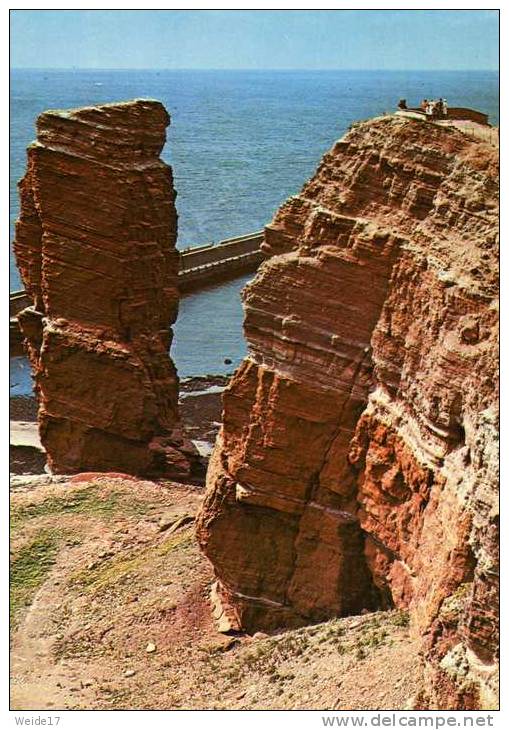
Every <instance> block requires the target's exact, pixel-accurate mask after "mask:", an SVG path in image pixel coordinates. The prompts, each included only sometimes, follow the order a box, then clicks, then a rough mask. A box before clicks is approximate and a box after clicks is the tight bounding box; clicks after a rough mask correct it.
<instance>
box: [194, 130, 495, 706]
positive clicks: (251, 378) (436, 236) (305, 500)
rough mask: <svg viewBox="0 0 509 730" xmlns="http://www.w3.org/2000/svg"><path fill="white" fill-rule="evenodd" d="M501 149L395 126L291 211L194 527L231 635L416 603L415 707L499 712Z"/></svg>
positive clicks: (350, 142) (353, 139) (362, 136)
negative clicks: (419, 688)
mask: <svg viewBox="0 0 509 730" xmlns="http://www.w3.org/2000/svg"><path fill="white" fill-rule="evenodd" d="M497 155H498V153H497V150H495V149H494V148H492V147H490V146H488V145H486V144H484V143H482V142H479V141H473V140H471V139H469V138H468V137H466V136H464V135H463V134H462V133H461V132H459V131H457V130H455V129H444V128H439V127H437V126H435V125H429V124H423V123H421V122H419V121H414V120H403V119H400V118H395V117H385V118H379V119H375V120H371V121H370V122H366V123H363V124H358V125H354V127H353V128H352V129H351V131H350V132H349V133H348V134H347V135H346V136H345V137H344V138H343V139H342V140H340V141H339V142H337V143H336V144H335V146H334V147H333V148H332V150H331V151H330V152H329V153H328V154H326V155H325V157H324V158H323V160H322V162H321V164H320V166H319V168H318V170H317V172H316V174H315V175H314V177H313V178H312V179H311V180H310V182H308V183H307V184H306V185H305V186H304V188H303V189H302V191H301V193H300V194H299V195H297V196H296V197H294V198H291V199H290V200H289V201H288V202H287V203H285V205H283V207H282V208H281V209H280V210H279V212H278V213H277V214H276V216H275V218H274V220H273V222H272V223H271V224H270V225H269V226H267V228H266V232H265V243H264V249H265V252H266V254H267V256H268V257H269V258H268V260H267V261H266V262H265V263H264V264H263V265H262V267H261V269H260V270H259V272H258V274H257V276H256V278H255V279H254V280H253V281H252V282H251V283H250V284H249V285H248V286H247V287H246V289H245V290H244V295H243V296H244V307H245V334H246V338H247V341H248V344H249V356H248V357H247V358H246V360H245V362H244V363H243V365H242V366H241V367H240V368H239V370H237V372H236V373H235V376H234V377H233V379H232V381H231V384H230V385H229V387H228V388H227V390H226V391H225V393H224V421H223V427H222V430H221V433H220V435H219V437H218V441H217V443H216V447H215V451H214V454H213V457H212V460H211V463H210V466H209V472H208V477H207V493H206V498H205V502H204V506H203V509H202V511H201V515H200V519H199V522H198V537H199V540H200V543H201V546H202V549H203V550H204V552H205V554H206V555H207V556H208V557H209V559H210V560H211V562H212V563H213V565H214V570H215V573H216V576H217V579H218V582H217V586H216V588H215V596H216V608H215V613H216V616H217V617H219V618H220V619H221V621H222V624H223V626H228V625H229V626H230V627H232V628H243V629H246V630H248V631H254V630H257V629H267V628H274V627H276V626H283V625H285V626H288V625H295V624H300V623H305V622H309V621H317V620H321V619H324V618H327V617H329V616H334V615H344V614H349V613H356V612H360V611H362V610H363V609H368V610H370V609H373V608H376V607H379V608H385V607H391V606H397V607H401V608H408V609H409V611H410V615H411V620H412V626H413V630H414V631H417V632H418V633H419V634H420V635H421V636H422V637H423V656H424V657H425V660H426V668H427V669H426V671H427V673H428V676H429V681H428V684H427V687H426V691H425V692H423V694H422V696H421V697H420V698H419V699H418V703H419V704H420V706H421V707H449V708H459V707H460V708H467V707H478V706H481V707H490V706H493V704H494V703H495V702H496V699H495V698H496V692H495V676H496V671H495V669H496V666H495V665H496V652H497V643H498V642H497V629H496V624H497V608H496V596H497V574H498V557H497V524H498V523H497V465H498V462H497V460H498V449H497V428H498V424H497V415H498V411H497V403H498V401H497V383H498V381H497V358H498V350H497V262H498V258H497V233H498V229H497V226H498V203H497V194H498V165H497V163H498V159H497ZM374 709H375V708H374Z"/></svg>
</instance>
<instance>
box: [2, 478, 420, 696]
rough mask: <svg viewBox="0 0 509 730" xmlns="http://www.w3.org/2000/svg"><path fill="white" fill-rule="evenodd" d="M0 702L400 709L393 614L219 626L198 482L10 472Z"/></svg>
mask: <svg viewBox="0 0 509 730" xmlns="http://www.w3.org/2000/svg"><path fill="white" fill-rule="evenodd" d="M13 486H14V488H13V491H12V499H11V524H12V531H11V570H12V574H11V584H12V585H11V607H12V616H11V623H12V659H11V672H12V678H11V709H23V710H29V709H34V710H35V709H38V710H42V709H45V708H46V709H47V708H52V709H184V708H192V709H329V710H330V709H373V710H374V709H404V708H405V707H408V706H409V703H410V702H411V700H412V697H413V696H414V695H415V694H416V692H417V691H418V689H419V682H420V668H419V662H418V658H417V647H416V643H415V641H414V640H413V639H412V638H410V636H409V633H408V628H407V625H406V624H407V620H406V618H407V617H406V615H405V614H401V613H398V612H386V613H382V612H380V613H373V614H368V615H364V616H355V617H351V618H345V619H336V620H333V621H329V622H327V623H324V624H319V625H316V626H310V627H307V628H303V629H298V630H294V631H287V632H284V631H282V632H280V633H277V634H275V635H272V636H267V635H265V634H263V635H262V634H257V635H255V636H254V637H250V636H245V635H238V636H225V635H223V634H219V633H218V632H217V631H216V628H215V626H214V624H213V621H212V618H211V613H210V608H209V602H208V595H209V590H210V584H211V582H212V579H213V576H212V572H211V569H210V566H209V564H208V563H207V562H206V561H205V560H204V558H203V557H202V556H201V554H200V553H199V551H198V548H197V545H196V541H195V539H194V526H193V517H194V515H195V513H196V510H197V509H198V506H199V503H200V500H201V498H202V494H203V492H202V490H201V489H199V488H196V487H186V486H183V485H175V484H172V483H168V482H166V483H153V482H146V481H135V480H133V479H130V478H113V477H112V475H103V476H97V475H95V476H93V477H91V476H90V475H88V476H87V475H78V476H76V477H74V478H72V479H71V480H70V481H66V480H64V479H63V478H62V477H60V478H57V479H56V483H50V478H44V477H39V478H33V477H32V478H29V477H27V478H20V477H18V478H17V479H15V480H14V485H13Z"/></svg>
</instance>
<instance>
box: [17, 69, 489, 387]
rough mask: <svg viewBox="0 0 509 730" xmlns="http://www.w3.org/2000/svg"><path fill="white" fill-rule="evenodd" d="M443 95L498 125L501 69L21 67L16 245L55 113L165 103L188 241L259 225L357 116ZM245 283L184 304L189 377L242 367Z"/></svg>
mask: <svg viewBox="0 0 509 730" xmlns="http://www.w3.org/2000/svg"><path fill="white" fill-rule="evenodd" d="M439 96H442V97H445V98H447V100H448V103H449V105H450V106H466V107H473V108H476V109H479V110H481V111H483V112H486V113H488V114H489V117H490V122H491V123H492V124H494V125H498V123H499V121H498V113H499V111H498V74H497V73H495V72H484V71H482V72H481V71H479V72H472V71H469V72H455V71H426V72H420V71H410V72H406V71H146V70H144V71H139V70H138V71H125V70H123V71H111V70H94V71H90V70H68V71H67V70H66V71H61V70H54V71H50V70H26V69H23V70H21V69H13V70H12V71H11V96H10V101H11V105H10V112H11V161H10V202H11V208H10V227H11V240H12V238H13V232H14V221H15V220H16V218H17V215H18V210H19V205H18V196H17V189H16V182H17V180H18V179H19V178H20V177H22V175H23V173H24V168H25V159H26V157H25V149H26V147H27V145H28V144H29V143H30V142H31V141H32V140H33V139H34V137H35V127H34V122H35V119H36V117H37V115H38V114H40V113H41V112H42V111H44V110H46V109H55V108H70V107H77V106H84V105H90V104H101V103H105V102H112V101H122V100H127V99H132V98H136V97H144V98H154V99H159V100H160V101H162V102H163V103H164V105H165V106H166V108H167V109H168V111H169V113H170V115H171V118H172V122H171V126H170V128H169V130H168V141H167V144H166V146H165V148H164V150H163V155H162V156H163V158H164V159H165V160H166V161H167V162H168V163H170V164H171V165H172V167H173V171H174V175H175V187H176V188H177V191H178V197H177V209H178V214H179V239H178V246H179V248H185V247H187V246H193V245H200V244H203V243H207V242H211V241H219V240H221V239H224V238H228V237H231V236H236V235H241V234H244V233H249V232H251V231H255V230H258V229H260V228H262V227H263V226H264V225H265V224H266V223H267V222H268V221H270V219H271V218H272V216H273V215H274V213H275V211H276V210H277V208H278V207H279V205H280V204H281V203H282V202H283V201H284V200H286V198H288V196H289V195H292V194H295V193H297V192H298V191H299V190H300V188H301V187H302V185H303V183H304V182H305V181H306V180H307V179H308V178H309V177H310V176H311V174H312V173H313V171H314V170H315V168H316V166H317V164H318V162H319V160H320V158H321V157H322V155H323V154H324V152H326V151H327V150H328V149H329V148H330V147H331V146H332V144H333V143H334V142H335V140H337V139H338V138H339V137H340V136H342V135H343V134H344V133H345V131H346V130H347V129H348V127H349V125H350V124H351V123H352V122H355V121H357V120H360V119H367V118H369V117H372V116H375V115H379V114H382V113H383V112H386V111H387V112H390V111H393V110H394V108H395V105H396V103H397V101H398V99H400V98H406V99H407V103H408V104H409V105H410V106H412V105H414V104H418V103H419V102H420V100H421V99H422V98H424V97H426V98H428V99H429V98H438V97H439ZM10 276H11V290H14V289H18V288H20V286H21V284H20V280H19V276H18V273H17V270H16V266H15V263H14V260H13V257H12V251H11V263H10ZM247 278H248V277H242V278H241V279H239V280H236V281H234V282H230V283H228V284H225V285H222V286H219V287H211V288H209V289H207V290H205V291H203V292H199V293H197V294H192V295H189V296H187V297H185V298H184V299H183V301H182V303H181V308H180V314H179V319H178V321H177V324H176V327H175V339H174V344H173V346H172V356H173V358H174V360H175V362H176V365H177V368H178V370H179V374H180V376H181V377H188V376H192V375H201V374H205V373H224V372H228V371H231V370H232V368H233V367H235V366H236V365H237V364H238V363H239V362H240V360H241V359H242V357H243V356H244V354H245V344H244V340H243V337H242V327H241V323H242V311H241V305H240V298H239V292H240V289H241V288H242V286H243V285H244V283H245V282H246V280H247ZM225 358H229V359H231V360H232V361H233V364H232V365H226V364H225V363H224V359H225ZM13 360H14V359H13ZM18 365H19V367H18ZM21 366H23V367H21ZM24 371H26V363H25V362H24V360H23V359H22V358H21V359H19V358H17V359H15V361H14V362H13V376H14V379H15V383H17V385H15V388H16V389H19V388H21V389H22V390H24V389H25V388H26V387H29V381H27V380H26V378H22V377H21V375H22V373H23V372H24ZM16 373H18V374H16ZM22 383H25V385H23V384H22ZM26 383H28V386H26Z"/></svg>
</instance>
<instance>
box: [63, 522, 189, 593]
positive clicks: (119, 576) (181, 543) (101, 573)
mask: <svg viewBox="0 0 509 730" xmlns="http://www.w3.org/2000/svg"><path fill="white" fill-rule="evenodd" d="M192 542H193V535H192V533H191V534H190V532H189V530H184V531H182V532H179V533H177V534H176V535H172V536H171V537H169V538H168V539H166V540H163V541H162V542H160V543H159V544H157V545H155V546H151V547H149V548H145V549H144V550H141V551H139V552H137V553H136V554H135V555H132V554H131V555H130V556H129V555H125V553H124V552H123V553H121V554H120V555H117V556H115V557H114V558H111V560H106V561H104V562H103V563H100V564H99V565H98V566H97V567H93V568H86V569H85V570H79V571H77V572H76V573H74V574H73V575H72V576H71V578H70V583H71V584H75V585H78V586H80V587H82V588H88V589H89V590H91V591H100V590H103V589H108V588H110V587H112V586H114V585H115V584H118V583H122V582H123V581H125V580H126V578H129V579H130V576H131V575H132V574H136V573H141V572H143V571H144V570H145V569H146V568H147V567H148V568H150V566H151V565H152V564H153V562H154V561H155V560H157V559H159V558H161V557H164V556H165V555H168V554H169V553H171V552H172V551H173V550H176V549H177V548H182V547H185V546H186V545H187V544H191V543H192Z"/></svg>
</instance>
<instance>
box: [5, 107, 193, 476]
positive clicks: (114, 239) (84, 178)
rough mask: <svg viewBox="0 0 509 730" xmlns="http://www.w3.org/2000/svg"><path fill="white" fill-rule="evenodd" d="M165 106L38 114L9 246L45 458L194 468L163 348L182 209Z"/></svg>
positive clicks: (67, 465)
mask: <svg viewBox="0 0 509 730" xmlns="http://www.w3.org/2000/svg"><path fill="white" fill-rule="evenodd" d="M169 121H170V119H169V116H168V114H167V112H166V110H165V108H164V107H163V105H162V104H160V103H159V102H157V101H149V100H147V101H145V100H136V101H132V102H126V103H120V104H109V105H104V106H98V107H89V108H82V109H74V110H68V111H47V112H45V113H43V114H41V115H40V117H39V118H38V120H37V140H36V141H35V142H34V143H33V144H32V145H31V146H30V147H29V148H28V165H27V172H26V174H25V177H24V178H23V180H22V181H21V182H20V185H19V190H20V197H21V213H20V217H19V220H18V222H17V224H16V240H15V244H14V250H15V253H16V259H17V263H18V267H19V269H20V272H21V277H22V280H23V284H24V286H25V288H26V290H27V292H28V293H29V294H30V295H31V297H32V299H33V302H34V306H33V307H30V308H28V309H26V310H24V311H23V312H22V313H21V314H20V315H19V320H20V325H21V328H22V331H23V334H24V336H25V338H26V342H27V348H28V353H29V357H30V361H31V364H32V368H33V372H34V376H35V388H36V392H37V395H38V399H39V428H40V435H41V441H42V443H43V445H44V447H45V449H46V451H47V453H48V460H49V465H50V467H51V469H52V470H53V471H55V472H64V473H72V472H76V471H82V470H103V471H104V470H121V471H125V472H128V473H146V474H150V473H155V472H159V473H163V474H172V475H174V476H176V475H179V474H182V475H185V474H187V473H188V472H189V463H188V459H187V457H186V455H185V454H183V453H182V447H183V448H184V451H185V449H186V445H185V443H184V442H183V440H182V437H181V436H180V434H179V432H178V430H177V431H176V430H175V428H176V426H177V424H178V414H177V393H178V382H177V376H176V371H175V368H174V366H173V363H172V362H171V360H170V358H169V356H168V349H169V345H170V339H171V329H170V325H171V323H172V322H173V321H174V320H175V318H176V315H177V309H178V290H177V272H178V253H177V251H176V249H175V242H176V237H177V215H176V211H175V205H174V200H175V195H176V194H175V191H174V188H173V178H172V172H171V168H170V167H169V166H168V165H166V164H165V163H164V162H163V161H162V160H161V159H160V158H159V154H160V152H161V150H162V148H163V145H164V143H165V140H166V127H167V126H168V124H169Z"/></svg>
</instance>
